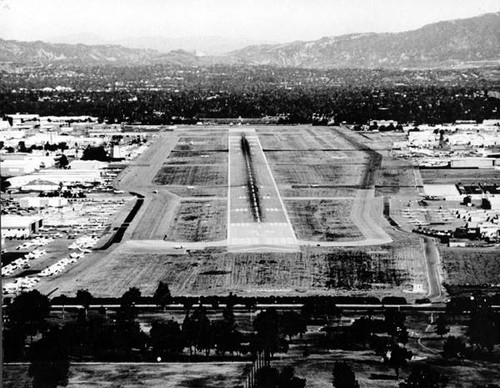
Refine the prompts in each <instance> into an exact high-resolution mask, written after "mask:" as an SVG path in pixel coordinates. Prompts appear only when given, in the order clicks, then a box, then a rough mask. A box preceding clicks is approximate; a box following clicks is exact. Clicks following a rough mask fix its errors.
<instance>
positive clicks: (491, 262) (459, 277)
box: [439, 247, 500, 287]
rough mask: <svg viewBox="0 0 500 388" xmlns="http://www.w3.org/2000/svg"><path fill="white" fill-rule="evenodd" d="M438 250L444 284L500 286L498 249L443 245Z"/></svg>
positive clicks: (499, 252)
mask: <svg viewBox="0 0 500 388" xmlns="http://www.w3.org/2000/svg"><path fill="white" fill-rule="evenodd" d="M439 252H440V254H441V260H442V262H443V269H444V278H445V279H444V281H445V283H446V284H450V285H460V286H467V285H471V286H492V285H494V286H496V287H500V249H498V248H481V249H477V248H445V247H443V248H441V249H440V250H439Z"/></svg>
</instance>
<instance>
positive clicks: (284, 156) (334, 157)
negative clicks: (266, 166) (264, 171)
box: [266, 150, 368, 165]
mask: <svg viewBox="0 0 500 388" xmlns="http://www.w3.org/2000/svg"><path fill="white" fill-rule="evenodd" d="M344 153H346V152H343V153H342V154H344ZM266 158H267V160H268V161H269V163H270V164H305V165H308V164H328V165H345V164H364V163H367V161H368V157H367V155H366V154H364V153H363V152H360V151H357V150H352V151H348V152H347V155H339V152H337V151H267V152H266Z"/></svg>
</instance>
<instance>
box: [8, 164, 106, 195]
mask: <svg viewBox="0 0 500 388" xmlns="http://www.w3.org/2000/svg"><path fill="white" fill-rule="evenodd" d="M8 181H9V182H10V184H11V188H13V189H15V188H22V189H23V190H26V191H30V190H35V191H50V190H53V189H52V187H56V188H55V190H57V188H58V187H59V184H60V183H62V184H63V185H71V184H74V183H94V182H100V183H102V182H103V181H104V180H103V178H102V174H101V171H100V170H75V171H73V170H72V169H68V170H65V169H57V170H56V169H47V170H41V171H39V172H36V173H33V174H29V175H24V176H17V177H13V178H10V179H9V180H8ZM35 186H36V187H38V188H35ZM39 186H44V187H46V189H42V187H39Z"/></svg>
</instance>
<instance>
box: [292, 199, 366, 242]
mask: <svg viewBox="0 0 500 388" xmlns="http://www.w3.org/2000/svg"><path fill="white" fill-rule="evenodd" d="M285 207H286V209H287V212H288V216H289V218H290V221H291V222H292V225H293V229H294V231H295V234H296V235H297V238H299V239H301V240H312V241H352V240H358V239H362V238H363V235H362V234H361V232H360V231H359V230H358V228H357V227H356V226H355V225H354V224H353V222H352V221H351V217H350V215H351V207H352V201H351V200H309V201H300V200H299V201H292V200H287V201H285Z"/></svg>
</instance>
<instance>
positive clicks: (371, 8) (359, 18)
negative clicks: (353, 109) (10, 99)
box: [0, 0, 500, 42]
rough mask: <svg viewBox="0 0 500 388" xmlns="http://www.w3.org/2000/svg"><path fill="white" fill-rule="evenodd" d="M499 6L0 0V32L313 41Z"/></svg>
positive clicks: (390, 1)
mask: <svg viewBox="0 0 500 388" xmlns="http://www.w3.org/2000/svg"><path fill="white" fill-rule="evenodd" d="M498 11H500V2H499V0H0V37H1V38H4V39H17V40H38V39H40V40H44V39H50V38H53V37H58V36H66V35H73V34H87V33H91V34H96V35H99V36H101V37H103V38H105V39H107V40H115V39H120V38H125V37H137V36H165V37H171V38H177V37H189V36H225V37H232V38H245V39H251V40H260V41H274V42H287V41H292V40H314V39H318V38H321V37H322V36H334V35H342V34H347V33H353V32H371V31H373V32H396V31H406V30H412V29H416V28H419V27H421V26H423V25H425V24H428V23H432V22H436V21H441V20H449V19H459V18H466V17H472V16H477V15H480V14H483V13H487V12H498Z"/></svg>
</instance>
